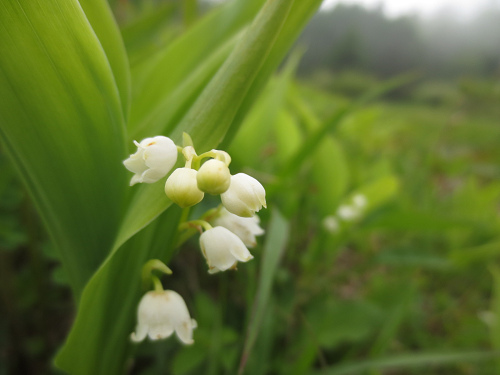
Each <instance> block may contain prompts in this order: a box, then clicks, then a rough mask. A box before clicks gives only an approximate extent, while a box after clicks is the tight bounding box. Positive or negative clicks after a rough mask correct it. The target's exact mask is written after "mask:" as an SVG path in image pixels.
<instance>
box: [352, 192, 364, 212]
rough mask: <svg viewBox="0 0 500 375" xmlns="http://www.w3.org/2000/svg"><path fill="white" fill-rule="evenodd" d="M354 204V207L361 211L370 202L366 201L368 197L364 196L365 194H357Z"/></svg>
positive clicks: (353, 200) (353, 199)
mask: <svg viewBox="0 0 500 375" xmlns="http://www.w3.org/2000/svg"><path fill="white" fill-rule="evenodd" d="M352 202H353V203H354V206H356V207H357V208H360V209H363V208H365V207H366V205H367V204H368V200H367V199H366V196H364V195H363V194H356V195H355V196H354V197H353V198H352Z"/></svg>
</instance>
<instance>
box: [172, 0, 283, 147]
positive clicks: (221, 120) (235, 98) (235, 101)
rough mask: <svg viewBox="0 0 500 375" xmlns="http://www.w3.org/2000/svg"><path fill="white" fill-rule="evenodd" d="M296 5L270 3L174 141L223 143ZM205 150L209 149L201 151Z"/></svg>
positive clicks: (277, 0) (175, 133) (278, 1)
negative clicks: (187, 137)
mask: <svg viewBox="0 0 500 375" xmlns="http://www.w3.org/2000/svg"><path fill="white" fill-rule="evenodd" d="M292 3H293V1H290V0H288V1H284V0H269V1H267V2H266V4H265V5H264V7H263V8H262V10H261V11H260V12H259V14H258V15H257V17H256V18H255V20H254V22H253V23H252V25H251V26H250V27H249V28H248V29H247V30H246V32H245V34H244V36H243V37H242V39H241V40H240V41H239V42H238V44H237V45H236V47H235V49H234V50H233V52H232V53H231V55H230V56H229V57H228V59H227V60H226V61H225V62H224V64H223V65H222V67H221V68H220V69H219V71H218V72H217V74H216V75H215V77H214V78H213V79H212V80H211V81H210V83H209V84H208V85H207V87H206V88H205V90H204V91H203V92H202V94H201V95H200V97H199V98H198V100H197V101H196V102H195V103H194V105H193V106H192V107H191V109H190V111H189V112H188V113H187V114H186V116H185V117H184V118H183V119H182V121H181V122H180V124H179V125H178V126H177V127H176V128H175V130H174V131H173V134H172V135H173V136H174V138H178V137H179V136H180V135H181V134H182V132H187V133H189V134H192V135H193V134H194V133H196V134H197V135H196V137H195V136H193V140H194V142H195V144H197V143H198V142H197V140H204V141H205V142H206V143H208V144H219V143H220V142H221V141H222V139H223V138H224V135H225V133H226V131H227V130H228V129H229V127H230V125H231V123H232V122H233V120H234V117H235V116H236V113H237V111H238V109H239V107H240V106H241V104H242V103H243V100H244V98H245V95H246V93H247V92H248V90H249V89H250V87H251V86H252V83H253V81H254V80H255V78H256V77H257V74H258V72H259V69H260V67H261V66H262V65H263V63H264V62H265V60H266V57H267V56H268V54H269V52H270V51H271V49H272V47H273V45H274V41H275V40H276V38H277V36H278V34H279V32H280V29H281V27H282V25H283V23H284V21H285V20H286V18H287V14H288V12H289V10H290V8H291V5H292ZM214 129H217V131H214ZM202 151H205V149H203V148H201V149H200V150H199V152H202Z"/></svg>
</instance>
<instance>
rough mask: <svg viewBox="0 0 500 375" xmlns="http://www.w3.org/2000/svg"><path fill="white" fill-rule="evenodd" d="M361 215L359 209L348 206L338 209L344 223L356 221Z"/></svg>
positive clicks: (338, 214) (344, 205)
mask: <svg viewBox="0 0 500 375" xmlns="http://www.w3.org/2000/svg"><path fill="white" fill-rule="evenodd" d="M360 214H361V212H360V209H359V208H358V207H355V206H350V205H347V204H343V205H341V206H340V207H339V208H338V209H337V216H338V217H339V218H340V219H342V220H344V221H353V220H356V219H357V218H359V216H360Z"/></svg>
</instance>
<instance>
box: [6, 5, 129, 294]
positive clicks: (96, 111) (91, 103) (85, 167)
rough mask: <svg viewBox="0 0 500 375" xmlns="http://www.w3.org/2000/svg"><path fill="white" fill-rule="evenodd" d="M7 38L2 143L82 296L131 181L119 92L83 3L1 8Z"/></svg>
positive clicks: (106, 247)
mask: <svg viewBox="0 0 500 375" xmlns="http://www.w3.org/2000/svg"><path fill="white" fill-rule="evenodd" d="M0 40H1V41H2V42H1V43H0V97H1V98H2V100H1V101H0V124H1V125H0V126H1V128H0V140H1V142H2V146H3V147H4V148H5V150H6V151H7V153H8V154H9V156H10V157H11V159H12V161H13V162H14V164H15V166H16V167H17V169H18V170H19V172H20V174H21V177H22V179H23V181H24V183H25V184H26V186H27V187H28V190H29V192H30V194H31V196H32V198H33V200H34V202H35V204H36V206H37V209H38V212H39V213H40V215H41V216H42V218H43V220H44V222H45V225H46V227H47V229H48V231H49V233H50V235H51V237H52V239H53V240H54V242H55V243H56V245H57V248H58V251H59V256H60V259H61V261H62V263H63V266H64V267H65V268H66V273H67V275H68V277H69V279H70V280H69V281H70V284H71V286H72V287H73V290H74V292H75V293H76V296H78V295H79V293H80V291H81V289H82V288H83V286H84V285H85V283H86V282H87V280H88V278H89V277H90V275H91V274H92V273H93V272H94V271H95V270H96V269H97V267H98V265H99V264H100V263H101V261H102V260H103V259H104V258H105V257H106V255H107V253H108V251H109V248H110V245H111V243H112V241H113V237H114V235H115V233H116V230H117V223H118V221H119V217H120V210H121V203H122V197H123V193H124V186H125V183H126V182H125V171H124V170H123V167H122V166H121V160H122V158H123V156H124V154H125V150H124V146H123V145H124V136H123V134H124V125H123V115H122V108H121V104H120V99H119V96H118V90H117V88H116V85H115V81H114V78H113V74H112V71H111V69H110V65H109V63H108V60H107V58H106V55H105V53H104V51H103V49H102V47H101V44H100V42H99V40H98V39H97V38H96V35H95V33H94V31H93V30H92V28H91V26H90V24H89V22H88V21H87V18H86V17H85V14H84V13H83V11H82V9H81V7H80V5H79V3H78V2H77V1H75V0H73V1H71V0H54V1H50V2H43V3H42V2H34V1H27V0H26V1H7V2H2V3H1V4H0ZM103 213H105V214H104V215H103Z"/></svg>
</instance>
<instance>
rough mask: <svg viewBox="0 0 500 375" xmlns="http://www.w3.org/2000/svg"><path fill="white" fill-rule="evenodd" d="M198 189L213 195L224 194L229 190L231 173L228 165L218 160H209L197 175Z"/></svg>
mask: <svg viewBox="0 0 500 375" xmlns="http://www.w3.org/2000/svg"><path fill="white" fill-rule="evenodd" d="M196 180H197V181H198V188H199V189H200V190H201V191H204V192H205V193H209V194H212V195H218V194H222V193H224V192H226V191H227V189H229V185H230V183H231V173H230V172H229V168H228V167H227V165H226V163H224V162H223V161H220V160H216V159H210V160H207V161H206V162H205V163H204V164H203V165H202V166H201V168H200V169H199V170H198V174H197V175H196Z"/></svg>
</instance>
